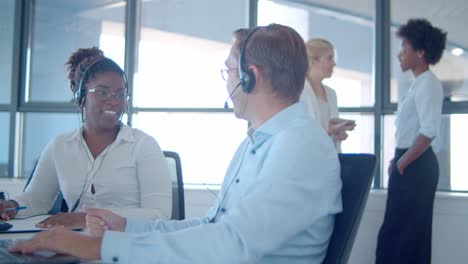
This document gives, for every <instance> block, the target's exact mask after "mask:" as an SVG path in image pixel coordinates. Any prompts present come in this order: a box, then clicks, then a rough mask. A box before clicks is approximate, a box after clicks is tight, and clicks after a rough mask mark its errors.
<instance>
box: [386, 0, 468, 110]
mask: <svg viewBox="0 0 468 264" xmlns="http://www.w3.org/2000/svg"><path fill="white" fill-rule="evenodd" d="M403 5H404V6H403ZM467 7H468V3H466V2H463V1H451V2H447V3H446V4H444V5H441V4H440V2H437V1H436V2H427V1H424V0H418V1H409V2H408V1H406V2H401V4H400V2H392V6H391V20H392V25H393V27H392V31H391V65H392V68H391V70H392V85H391V91H390V94H391V102H393V103H397V102H398V98H399V97H401V96H402V95H403V94H404V93H405V91H406V90H407V89H408V83H410V82H411V80H412V79H413V76H412V73H411V72H408V73H402V72H401V69H400V66H399V65H400V63H399V61H398V59H397V54H398V51H399V49H400V40H399V38H397V36H396V31H397V28H398V26H400V25H401V24H405V23H406V22H407V21H408V19H410V18H425V19H427V20H428V21H430V22H431V23H432V24H433V25H434V26H436V27H439V28H441V29H443V30H444V31H446V32H448V35H447V46H446V50H445V52H444V54H443V57H442V59H441V61H440V62H439V63H438V64H437V65H435V66H434V67H432V70H433V72H434V73H435V75H436V76H437V77H438V78H439V79H440V81H441V82H442V86H443V89H444V97H445V101H446V102H445V103H446V104H448V103H450V102H460V101H468V81H467V79H468V54H467V52H468V50H467V48H468V37H467V35H466V29H465V27H464V26H463V25H466V23H465V22H468V18H467V16H466V12H465V10H466V8H467ZM413 10H417V14H415V13H414V12H413Z"/></svg>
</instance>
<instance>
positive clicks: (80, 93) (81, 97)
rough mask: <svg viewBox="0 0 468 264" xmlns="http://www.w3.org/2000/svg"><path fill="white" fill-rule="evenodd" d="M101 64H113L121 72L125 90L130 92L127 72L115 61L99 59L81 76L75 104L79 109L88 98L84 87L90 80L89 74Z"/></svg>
mask: <svg viewBox="0 0 468 264" xmlns="http://www.w3.org/2000/svg"><path fill="white" fill-rule="evenodd" d="M101 62H108V63H111V64H113V66H115V67H116V69H119V70H120V73H121V74H122V78H123V79H124V85H125V90H127V91H128V89H127V75H125V72H124V71H123V70H122V69H121V68H120V66H119V65H118V64H117V63H115V61H113V60H111V59H109V58H102V59H99V60H97V61H95V62H93V63H91V64H90V65H89V66H88V67H86V69H85V70H84V72H83V75H81V78H80V82H79V84H78V87H77V89H76V90H75V103H76V104H77V105H78V107H79V108H81V105H82V104H83V100H84V98H85V96H86V87H85V85H84V83H85V81H86V79H87V78H88V75H89V73H90V72H91V68H93V67H94V66H95V65H96V64H98V63H101Z"/></svg>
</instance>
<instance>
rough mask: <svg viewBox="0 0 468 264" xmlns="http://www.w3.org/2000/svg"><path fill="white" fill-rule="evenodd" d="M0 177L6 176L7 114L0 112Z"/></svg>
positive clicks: (8, 129) (8, 125)
mask: <svg viewBox="0 0 468 264" xmlns="http://www.w3.org/2000/svg"><path fill="white" fill-rule="evenodd" d="M0 127H1V128H2V129H0V146H1V147H0V177H4V176H8V146H9V138H10V135H9V132H10V115H9V113H5V112H3V113H2V112H0Z"/></svg>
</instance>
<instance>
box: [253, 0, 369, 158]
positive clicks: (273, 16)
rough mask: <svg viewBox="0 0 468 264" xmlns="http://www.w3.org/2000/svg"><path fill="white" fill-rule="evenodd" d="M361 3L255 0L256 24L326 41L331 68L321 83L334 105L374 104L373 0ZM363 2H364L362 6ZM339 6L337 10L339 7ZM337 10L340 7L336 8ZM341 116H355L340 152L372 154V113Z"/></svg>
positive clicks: (358, 106) (356, 106)
mask: <svg viewBox="0 0 468 264" xmlns="http://www.w3.org/2000/svg"><path fill="white" fill-rule="evenodd" d="M362 2H363V4H362V5H360V6H351V5H348V6H347V5H346V4H345V5H344V6H336V4H337V3H335V4H333V3H330V2H329V1H309V3H308V4H303V5H300V4H297V3H296V2H295V1H279V0H275V1H272V0H260V1H259V2H258V24H259V25H268V24H270V23H280V24H284V25H288V26H290V27H292V28H294V29H295V30H296V31H298V32H299V34H300V35H301V36H302V37H303V38H304V40H305V41H307V40H309V39H311V38H325V39H328V40H329V41H330V42H331V43H332V44H333V45H334V47H335V57H336V58H335V59H336V66H335V69H334V72H333V76H332V77H331V78H329V79H325V80H324V84H326V85H328V86H330V87H331V88H333V89H334V90H335V91H336V94H337V100H338V106H339V107H355V108H358V109H359V108H361V107H373V106H374V97H375V95H374V89H373V87H372V63H373V62H372V60H373V57H372V56H373V55H372V54H373V52H372V50H373V46H372V43H373V29H374V22H373V1H371V0H369V1H362ZM364 3H365V4H367V6H365V5H364ZM338 8H339V9H338ZM337 10H341V11H337ZM340 116H341V117H342V118H347V119H353V120H356V124H357V126H356V128H355V129H354V131H351V132H349V133H348V135H349V137H348V139H346V140H345V141H343V143H342V145H341V147H342V151H343V152H344V153H373V152H374V116H373V115H372V113H371V112H369V113H365V112H361V113H344V112H341V113H340Z"/></svg>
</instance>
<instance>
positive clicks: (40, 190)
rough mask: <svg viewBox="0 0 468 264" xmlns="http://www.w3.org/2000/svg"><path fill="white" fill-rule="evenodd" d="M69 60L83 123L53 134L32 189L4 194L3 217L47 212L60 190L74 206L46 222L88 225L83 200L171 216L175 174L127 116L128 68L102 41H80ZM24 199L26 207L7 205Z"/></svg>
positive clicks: (0, 205)
mask: <svg viewBox="0 0 468 264" xmlns="http://www.w3.org/2000/svg"><path fill="white" fill-rule="evenodd" d="M66 65H67V67H68V71H69V74H68V78H69V79H70V87H71V90H72V92H73V93H74V94H75V102H76V103H77V105H78V106H79V108H80V110H81V115H82V126H81V127H80V128H79V129H76V130H75V131H72V132H70V133H65V134H62V135H59V136H57V137H56V138H54V139H53V140H51V141H50V142H49V144H48V145H47V147H46V148H45V150H44V152H43V153H42V155H41V157H40V159H39V162H38V164H37V167H36V169H35V172H34V175H33V177H32V179H31V182H30V184H29V185H28V187H27V188H26V190H25V192H24V193H22V194H20V195H18V196H16V197H14V198H13V199H12V200H8V201H4V200H0V216H1V219H3V220H8V219H11V218H13V217H15V216H20V217H27V216H32V215H37V214H45V213H46V212H48V211H49V210H50V209H51V207H52V204H53V202H54V200H55V198H56V197H57V195H58V194H59V193H60V192H62V193H63V197H64V200H65V201H66V203H67V205H68V208H69V213H60V214H57V215H54V216H51V217H49V218H47V219H45V220H44V221H42V222H40V223H39V224H38V226H39V227H50V226H54V225H64V226H69V227H84V226H85V222H86V221H85V213H84V212H80V209H81V208H82V206H92V207H101V208H112V209H114V210H117V211H119V212H121V213H122V214H124V215H125V214H126V215H139V216H143V217H144V216H146V217H160V218H163V219H169V218H170V217H171V204H172V203H171V201H172V196H171V179H170V174H169V168H168V165H167V162H166V160H165V158H164V155H163V153H162V151H161V149H160V147H159V145H158V143H157V142H156V141H155V140H154V138H152V137H151V136H149V135H147V134H145V133H144V132H142V131H140V130H138V129H134V128H131V127H128V126H127V125H125V124H122V122H121V117H122V115H123V113H124V111H125V109H126V103H127V102H126V101H127V87H126V77H125V74H124V72H123V70H122V69H121V68H120V67H119V66H118V65H117V64H116V63H115V62H114V61H112V60H111V59H108V58H106V57H105V56H104V54H103V52H102V51H101V50H99V49H98V48H96V47H94V48H88V49H79V50H78V51H76V52H75V53H73V54H72V56H71V57H70V58H69V60H68V62H67V63H66ZM17 206H26V207H27V209H25V210H21V211H18V212H17V211H14V210H13V211H8V212H6V211H5V210H4V208H8V207H17Z"/></svg>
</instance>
